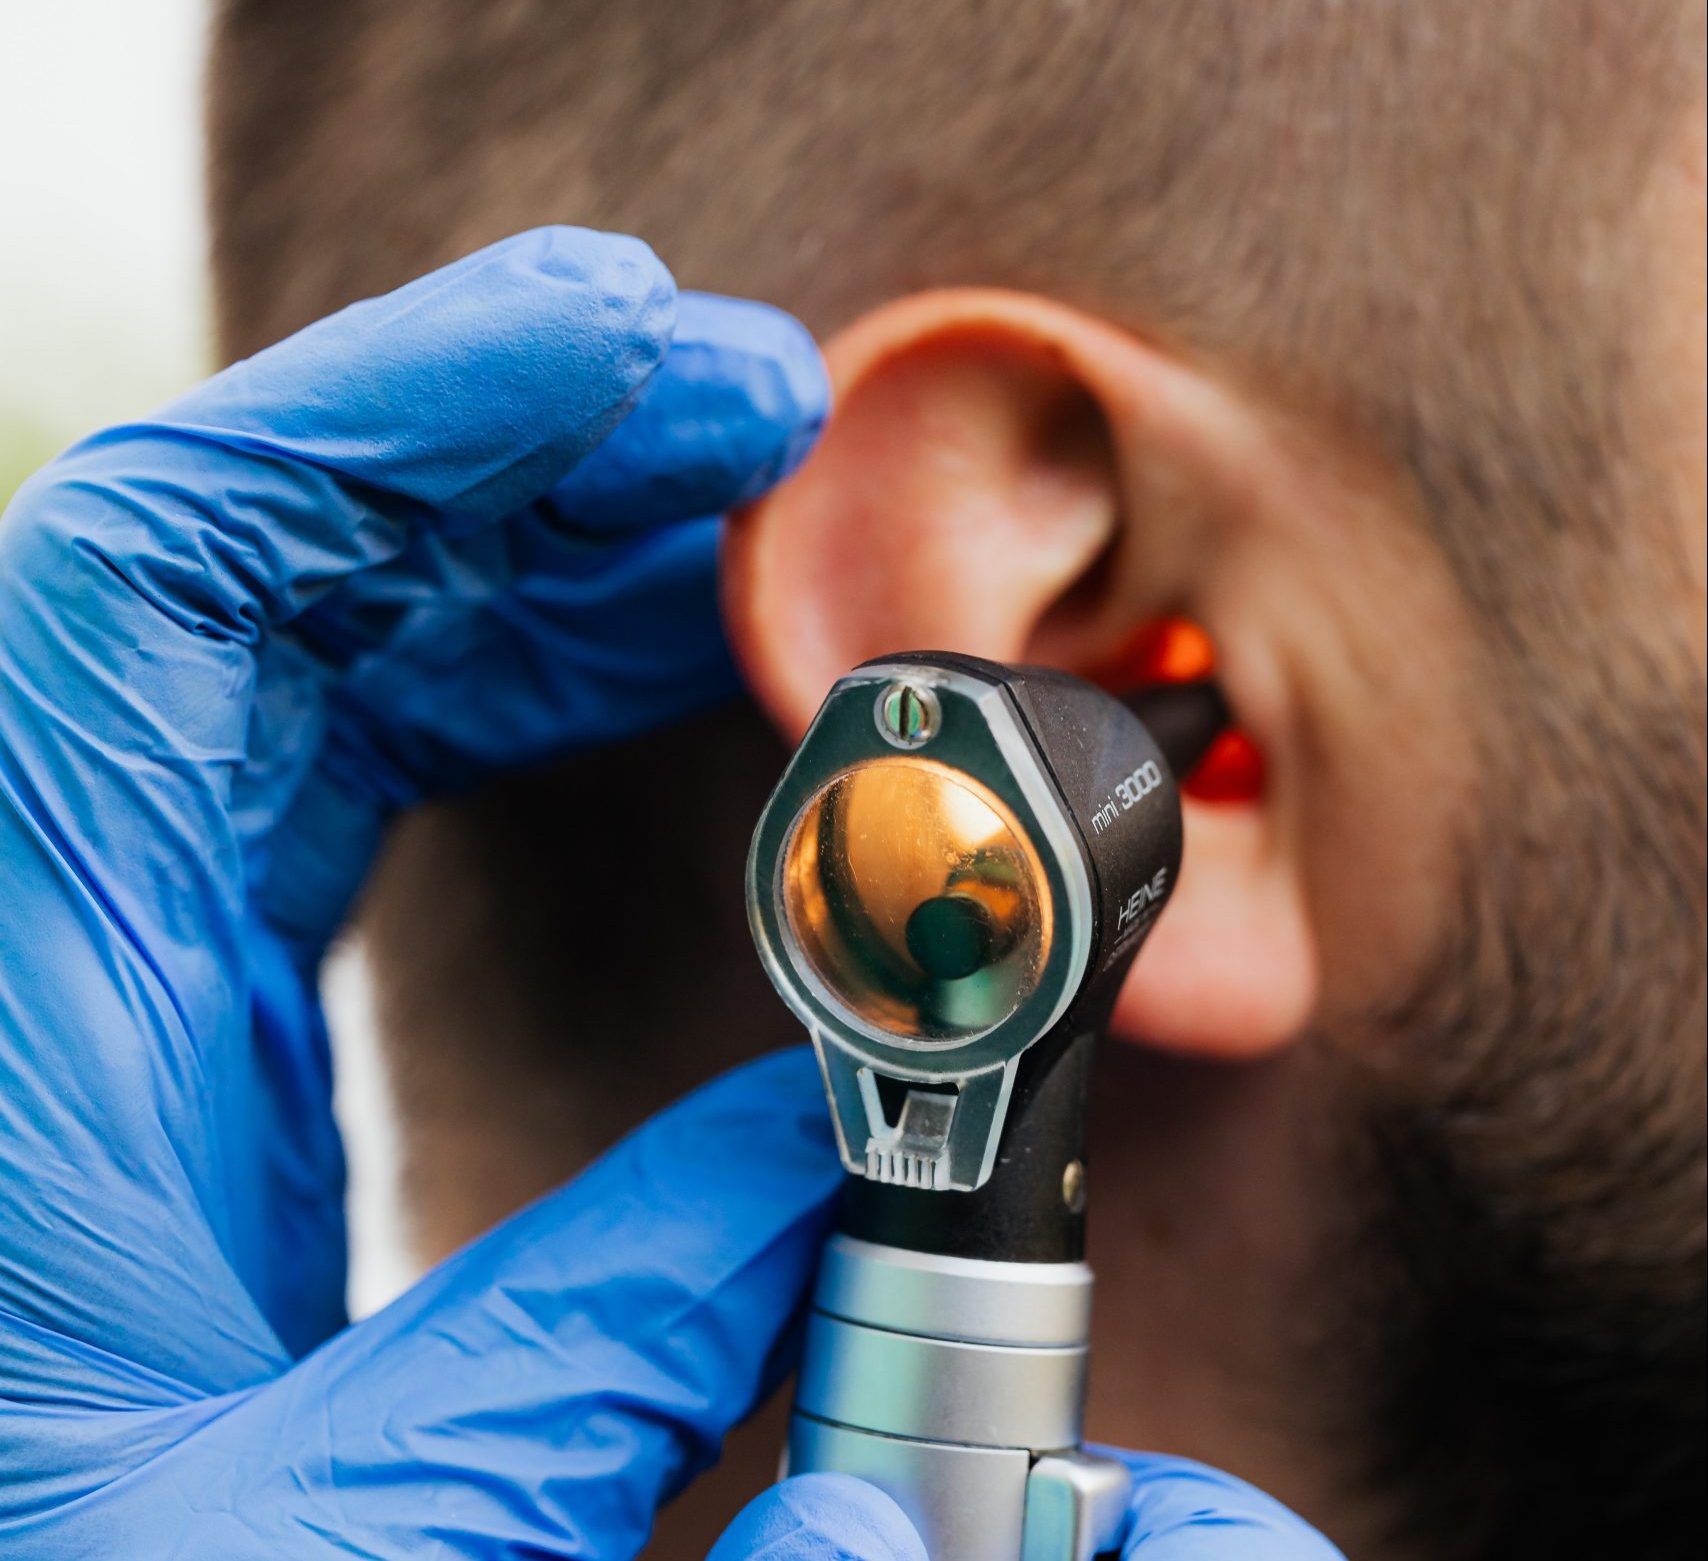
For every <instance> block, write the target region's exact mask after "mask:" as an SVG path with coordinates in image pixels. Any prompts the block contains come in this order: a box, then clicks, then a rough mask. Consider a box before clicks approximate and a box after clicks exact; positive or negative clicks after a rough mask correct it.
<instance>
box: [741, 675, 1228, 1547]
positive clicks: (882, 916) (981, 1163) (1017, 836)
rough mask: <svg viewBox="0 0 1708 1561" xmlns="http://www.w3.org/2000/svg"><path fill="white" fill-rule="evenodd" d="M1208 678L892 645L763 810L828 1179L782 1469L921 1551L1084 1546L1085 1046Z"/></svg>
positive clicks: (769, 882) (773, 945) (1093, 1539)
mask: <svg viewBox="0 0 1708 1561" xmlns="http://www.w3.org/2000/svg"><path fill="white" fill-rule="evenodd" d="M1226 721H1227V709H1226V706H1225V704H1224V703H1223V701H1222V698H1221V695H1220V693H1219V692H1218V691H1217V690H1216V688H1215V687H1214V686H1213V685H1212V684H1210V683H1208V682H1200V683H1192V684H1180V685H1173V686H1163V687H1159V688H1156V689H1152V690H1148V691H1146V692H1145V693H1143V694H1141V695H1139V696H1137V697H1136V698H1134V699H1132V700H1128V701H1126V702H1122V701H1119V700H1117V699H1115V698H1113V697H1112V696H1111V695H1109V694H1107V693H1104V692H1103V691H1102V690H1100V689H1098V688H1096V687H1094V686H1093V685H1091V684H1089V683H1086V682H1083V681H1081V680H1080V679H1078V678H1074V677H1070V676H1068V675H1066V674H1064V673H1060V672H1055V671H1051V670H1048V669H1045V668H1040V667H1015V666H1004V665H1000V664H998V663H995V662H990V661H982V660H978V659H976V658H974V657H971V656H962V655H955V654H950V653H942V652H916V653H908V654H903V655H894V656H887V657H884V658H883V659H882V660H879V661H873V662H868V663H866V664H865V665H863V666H860V667H858V668H856V669H855V670H854V671H853V672H851V673H849V674H848V676H846V677H844V678H842V679H841V680H840V681H839V682H838V683H837V684H836V685H835V687H834V688H832V689H831V691H830V694H829V695H828V696H827V698H826V699H825V701H824V704H823V706H822V707H821V709H820V710H819V713H818V715H817V717H816V718H815V719H814V721H813V724H812V727H811V729H810V730H809V731H808V732H807V735H806V737H805V738H804V739H803V741H802V743H801V745H800V747H799V748H798V749H797V750H796V752H795V754H794V757H793V759H792V760H791V761H790V763H789V765H788V767H787V769H786V770H785V771H784V773H783V776H782V779H781V780H780V781H779V783H778V785H777V789H776V790H775V792H773V794H772V796H771V798H770V801H769V802H768V803H767V804H766V807H765V810H764V812H763V813H762V814H761V816H760V819H759V823H758V826H757V828H756V830H755V832H754V837H753V848H752V851H751V853H750V855H749V858H748V871H747V903H748V913H749V917H750V919H751V922H752V926H753V934H754V939H755V941H756V943H757V944H758V948H759V954H760V958H761V959H762V960H763V962H764V964H765V968H766V971H767V973H768V974H769V975H770V977H771V980H772V981H773V983H774V984H775V985H776V987H777V990H778V992H779V993H780V994H781V995H782V997H783V1000H784V1001H785V1002H786V1003H787V1004H788V1005H789V1007H790V1008H791V1009H793V1010H794V1012H795V1013H796V1014H797V1015H798V1016H799V1017H800V1018H801V1020H802V1021H803V1022H804V1023H805V1025H806V1027H807V1030H808V1032H809V1034H810V1036H811V1038H812V1044H813V1047H814V1049H815V1050H816V1052H817V1054H818V1060H819V1065H820V1068H821V1070H822V1072H823V1075H824V1083H825V1088H826V1091H827V1092H828V1094H829V1097H830V1106H831V1115H832V1118H833V1120H834V1122H835V1128H836V1137H837V1143H838V1147H839V1148H840V1151H841V1155H842V1161H843V1165H844V1166H845V1168H846V1169H847V1171H848V1180H847V1184H846V1188H845V1195H844V1198H843V1202H842V1208H841V1218H840V1223H839V1227H838V1230H837V1233H836V1234H835V1235H834V1236H833V1237H832V1238H831V1240H830V1242H829V1244H828V1246H827V1248H826V1250H825V1254H824V1257H823V1260H822V1264H821V1267H820V1270H819V1275H818V1280H817V1284H816V1288H815V1291H814V1295H813V1300H812V1310H811V1312H810V1314H809V1318H808V1324H807V1336H806V1344H805V1353H804V1356H803V1361H802V1366H801V1371H800V1377H799V1379H798V1383H797V1386H796V1390H795V1405H794V1414H793V1417H792V1419H791V1422H790V1430H789V1444H788V1451H787V1454H786V1458H785V1466H786V1468H787V1470H788V1472H790V1473H805V1472H808V1471H814V1470H830V1471H837V1472H841V1473H846V1474H852V1475H858V1476H860V1477H862V1478H864V1479H866V1480H869V1481H870V1482H872V1483H873V1484H875V1485H877V1486H878V1487H880V1488H881V1489H882V1490H884V1491H886V1492H888V1493H889V1495H890V1496H892V1497H893V1498H894V1499H895V1501H896V1502H897V1503H898V1505H900V1507H901V1508H902V1510H903V1511H904V1512H906V1513H907V1515H908V1516H909V1517H910V1518H911V1519H912V1521H913V1523H914V1525H915V1527H916V1528H917V1529H918V1530H919V1532H920V1536H921V1538H922V1539H923V1540H924V1541H925V1546H926V1550H927V1553H928V1554H929V1555H930V1556H931V1558H932V1561H1091V1558H1092V1557H1094V1556H1096V1555H1098V1554H1099V1553H1101V1552H1103V1551H1105V1550H1107V1549H1109V1548H1110V1547H1112V1546H1113V1545H1114V1544H1115V1543H1117V1541H1118V1538H1119V1530H1120V1526H1121V1523H1122V1520H1123V1517H1124V1514H1125V1510H1126V1504H1127V1497H1128V1488H1129V1479H1128V1475H1127V1472H1126V1470H1125V1468H1124V1467H1123V1466H1122V1465H1120V1464H1118V1463H1115V1462H1113V1461H1111V1460H1109V1459H1104V1458H1098V1457H1095V1456H1092V1455H1090V1454H1087V1453H1085V1452H1084V1451H1082V1450H1081V1448H1080V1439H1081V1426H1082V1420H1083V1412H1084V1398H1085V1382H1086V1365H1087V1344H1088V1335H1089V1321H1090V1302H1091V1270H1090V1269H1089V1268H1088V1267H1087V1266H1086V1264H1085V1261H1084V1255H1085V1202H1086V1176H1085V1150H1084V1135H1085V1107H1086V1094H1087V1084H1088V1076H1089V1068H1090V1063H1091V1057H1092V1051H1093V1043H1094V1041H1095V1038H1096V1036H1097V1034H1098V1033H1099V1032H1100V1031H1101V1030H1102V1029H1103V1028H1104V1026H1105V1024H1106V1022H1107V1020H1108V1017H1109V1012H1110V1009H1111V1007H1112V1005H1113V1003H1114V1000H1115V995H1116V992H1117V991H1118V989H1119V987H1120V985H1121V981H1122V978H1123V977H1124V976H1125V974H1126V972H1127V969H1128V967H1129V966H1130V965H1131V964H1132V961H1133V957H1134V956H1135V955H1136V954H1137V953H1138V951H1139V947H1140V945H1141V944H1142V943H1143V942H1144V940H1145V937H1146V935H1147V933H1148V932H1149V931H1150V929H1151V927H1152V926H1153V925H1154V924H1155V922H1156V919H1157V917H1158V915H1159V914H1160V913H1161V911H1162V909H1163V907H1164V906H1165V905H1166V904H1167V902H1168V898H1169V895H1170V894H1171V893H1172V892H1173V889H1174V885H1175V880H1176V878H1177V876H1178V873H1179V869H1180V851H1181V816H1180V794H1179V788H1178V784H1177V778H1178V777H1183V776H1185V775H1186V774H1187V773H1188V772H1189V771H1190V770H1191V768H1192V767H1193V766H1194V765H1195V764H1196V763H1197V761H1198V759H1199V758H1200V757H1202V755H1203V754H1204V752H1205V751H1206V750H1207V749H1208V747H1209V746H1210V744H1211V742H1212V741H1213V740H1214V738H1215V737H1216V735H1217V734H1218V732H1220V731H1221V729H1222V728H1223V726H1224V725H1225V724H1226Z"/></svg>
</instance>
